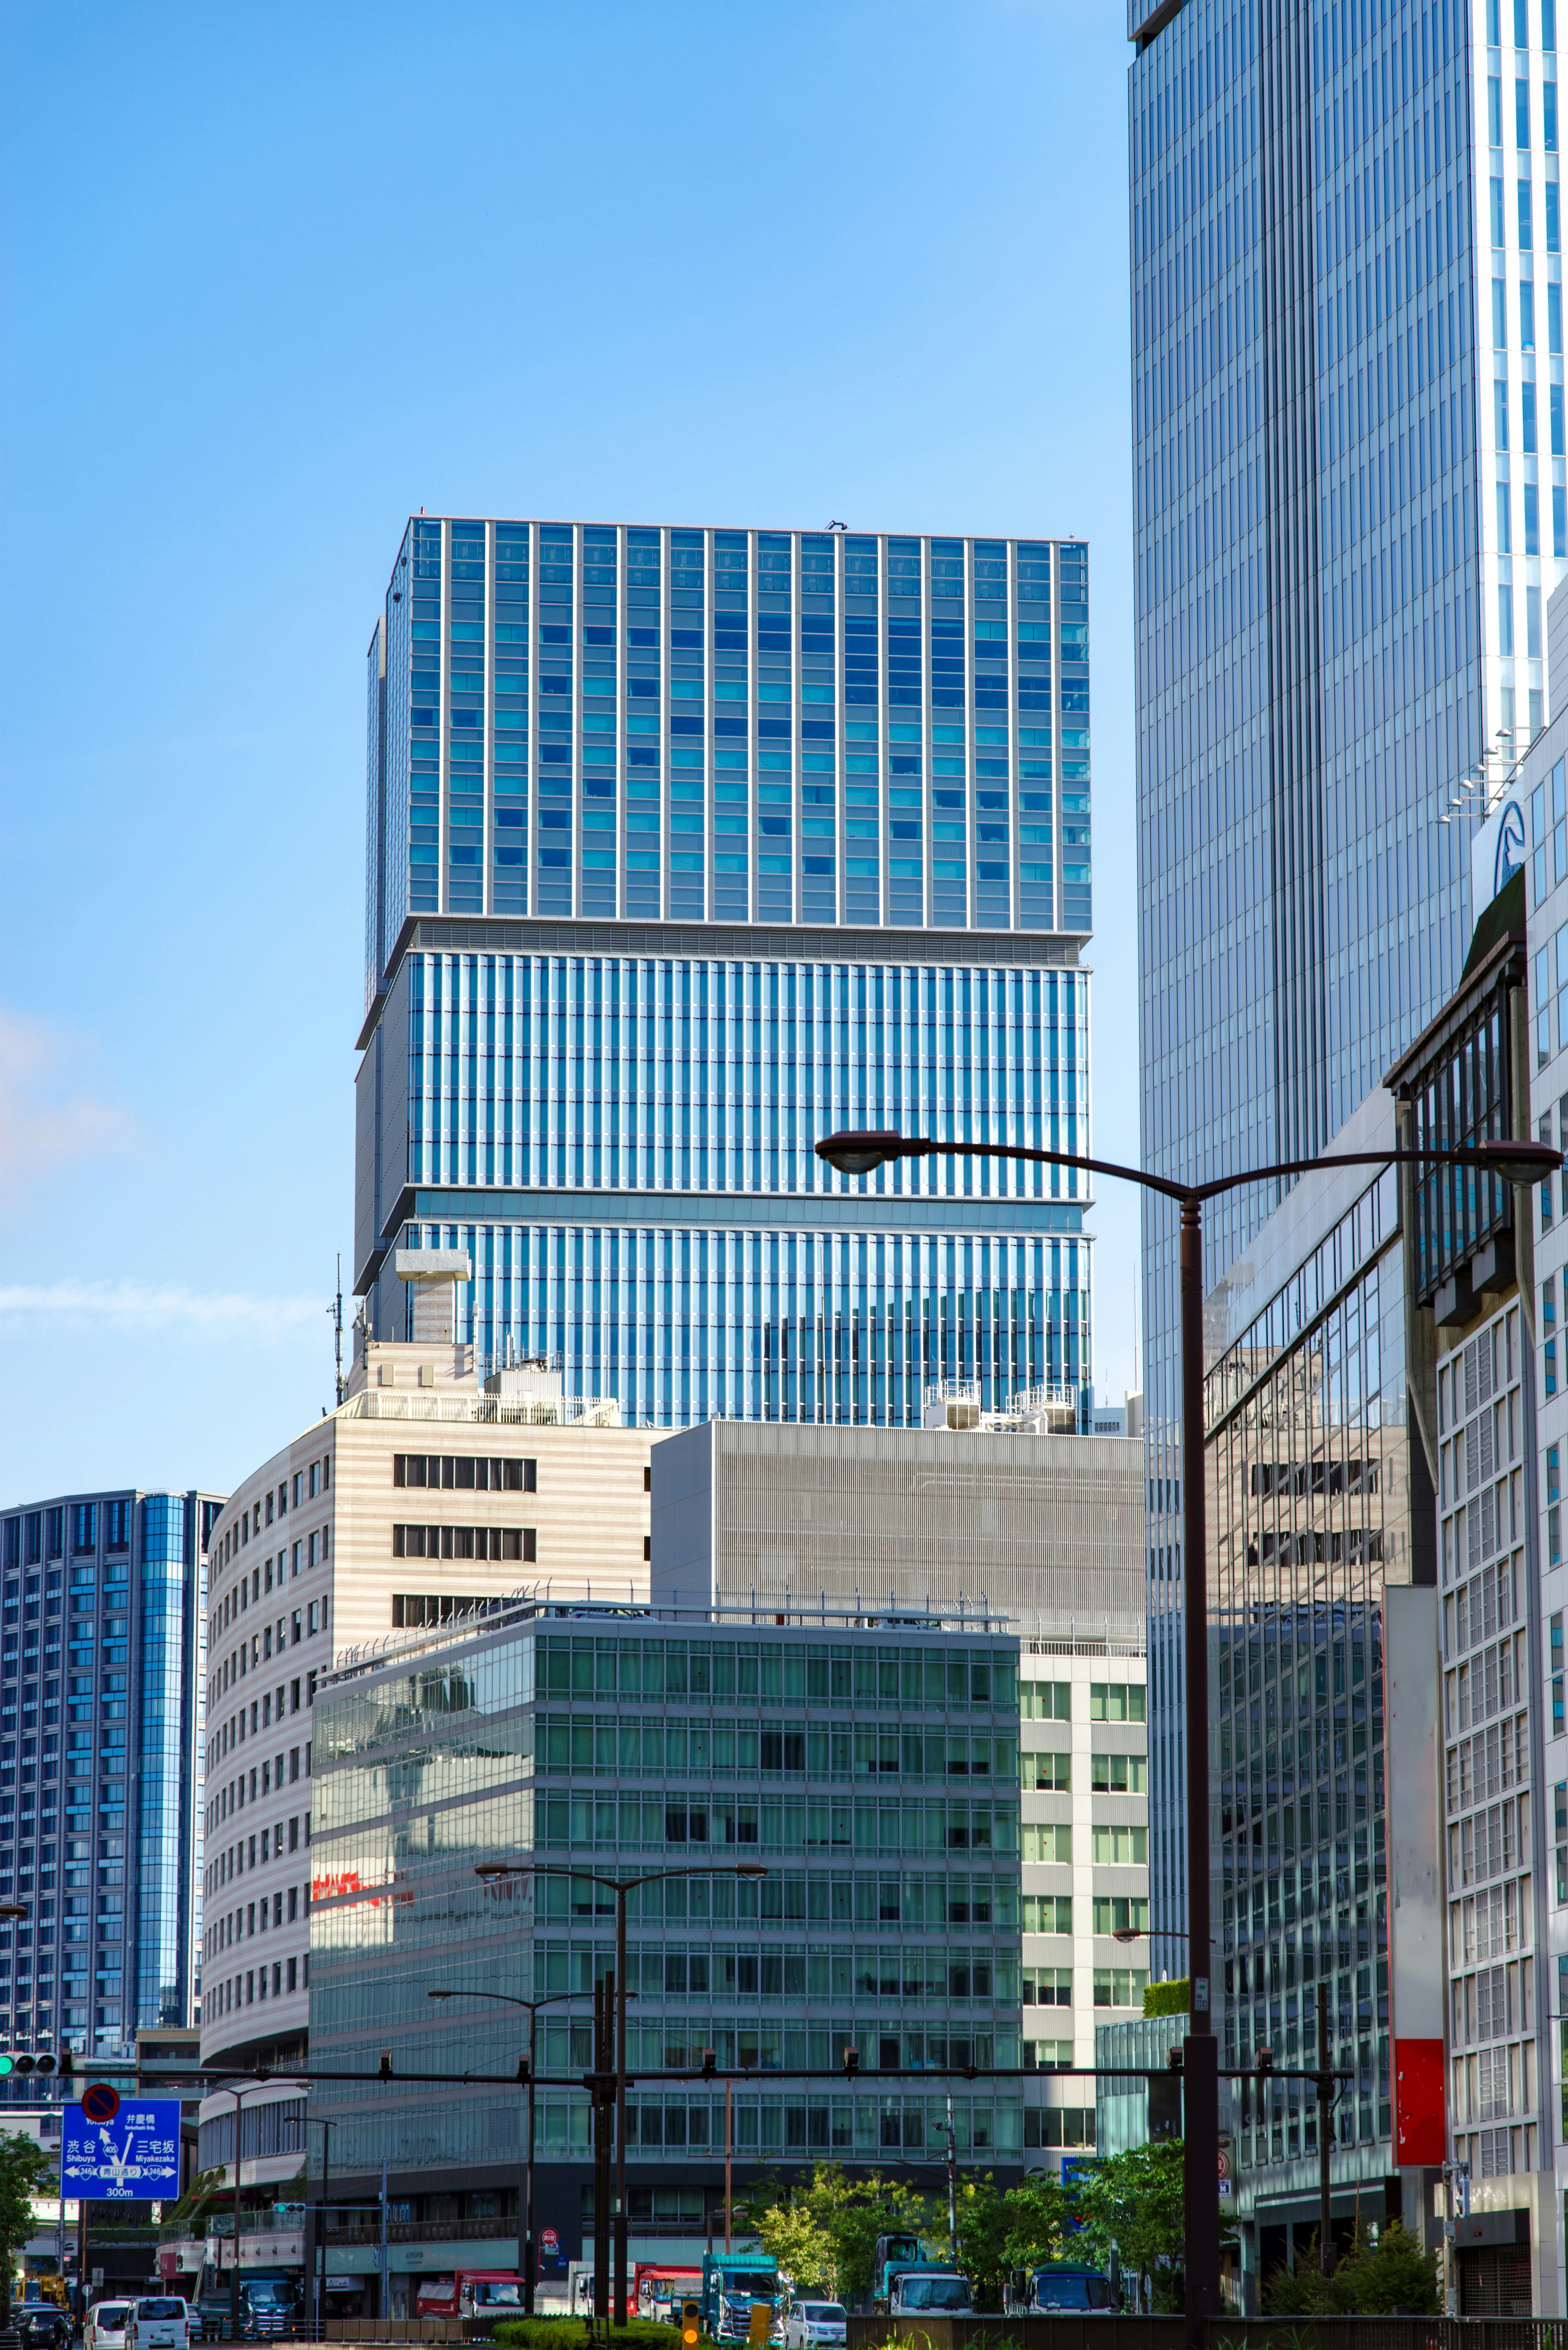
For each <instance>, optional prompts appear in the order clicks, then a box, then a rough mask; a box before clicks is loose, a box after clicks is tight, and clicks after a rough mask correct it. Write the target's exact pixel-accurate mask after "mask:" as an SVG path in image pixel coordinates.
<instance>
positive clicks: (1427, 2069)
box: [1394, 2040, 1449, 2168]
mask: <svg viewBox="0 0 1568 2350" xmlns="http://www.w3.org/2000/svg"><path fill="white" fill-rule="evenodd" d="M1448 2151H1449V2148H1448V2130H1447V2126H1446V2122H1445V2116H1444V2097H1443V2043H1442V2042H1441V2041H1440V2040H1396V2041H1395V2043H1394V2159H1395V2161H1396V2162H1418V2163H1422V2164H1425V2165H1428V2166H1430V2167H1432V2168H1436V2167H1437V2166H1438V2164H1440V2163H1442V2162H1444V2161H1445V2160H1446V2159H1447V2157H1448Z"/></svg>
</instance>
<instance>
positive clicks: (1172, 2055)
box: [1165, 2048, 1181, 2073]
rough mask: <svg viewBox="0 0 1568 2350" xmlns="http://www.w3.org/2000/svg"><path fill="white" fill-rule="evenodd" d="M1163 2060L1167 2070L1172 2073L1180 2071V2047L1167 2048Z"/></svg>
mask: <svg viewBox="0 0 1568 2350" xmlns="http://www.w3.org/2000/svg"><path fill="white" fill-rule="evenodd" d="M1165 2061H1166V2064H1167V2067H1168V2070H1169V2071H1171V2072H1172V2073H1179V2072H1180V2070H1181V2051H1180V2049H1179V2048H1172V2049H1169V2050H1168V2052H1167V2054H1166V2059H1165Z"/></svg>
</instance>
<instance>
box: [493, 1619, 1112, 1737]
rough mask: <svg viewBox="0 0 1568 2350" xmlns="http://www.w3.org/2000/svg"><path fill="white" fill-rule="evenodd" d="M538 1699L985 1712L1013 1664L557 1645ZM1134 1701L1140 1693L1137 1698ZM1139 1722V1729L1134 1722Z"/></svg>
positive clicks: (545, 1661)
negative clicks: (772, 1702) (776, 1702)
mask: <svg viewBox="0 0 1568 2350" xmlns="http://www.w3.org/2000/svg"><path fill="white" fill-rule="evenodd" d="M537 1656H538V1665H537V1670H538V1688H539V1693H540V1695H541V1696H542V1697H544V1696H549V1697H552V1698H555V1697H569V1696H584V1695H590V1694H591V1695H595V1696H599V1697H604V1696H609V1695H612V1694H616V1693H618V1694H619V1695H620V1696H622V1697H643V1698H662V1697H715V1698H741V1699H746V1698H760V1699H764V1700H765V1699H769V1698H777V1699H780V1700H786V1699H787V1700H793V1699H805V1700H806V1701H807V1703H817V1704H822V1703H826V1704H829V1705H849V1704H854V1705H861V1706H878V1707H882V1706H887V1707H895V1706H896V1707H900V1708H902V1709H903V1710H905V1711H909V1710H910V1709H912V1708H919V1707H930V1708H938V1707H940V1708H945V1709H947V1710H948V1711H953V1710H955V1709H963V1708H968V1707H981V1706H983V1707H990V1708H994V1709H996V1710H997V1711H1002V1712H1012V1711H1014V1710H1015V1709H1016V1706H1017V1702H1018V1666H1017V1659H1016V1658H1014V1657H1012V1656H1011V1655H1009V1654H1008V1652H1007V1651H1006V1650H1005V1649H1000V1650H992V1649H989V1648H970V1647H968V1646H966V1645H964V1644H962V1643H961V1642H953V1643H950V1644H944V1645H943V1646H941V1647H940V1648H939V1647H937V1646H935V1645H934V1644H933V1645H932V1646H930V1647H929V1648H893V1647H886V1648H876V1649H873V1648H870V1647H869V1646H854V1647H852V1646H850V1645H849V1644H847V1643H846V1644H845V1645H844V1646H842V1647H837V1646H833V1645H830V1644H828V1643H826V1642H821V1641H803V1642H802V1643H801V1644H800V1645H799V1646H798V1647H797V1646H794V1645H791V1646H789V1647H774V1646H773V1645H771V1644H769V1645H763V1643H760V1642H758V1641H754V1640H742V1641H739V1642H737V1641H732V1640H690V1641H689V1640H636V1639H621V1640H608V1639H599V1640H594V1639H585V1638H579V1639H563V1638H559V1637H558V1636H555V1635H546V1636H544V1637H542V1638H540V1640H539V1642H538V1644H537ZM1138 1694H1139V1698H1140V1701H1141V1697H1142V1691H1141V1690H1139V1693H1138ZM1141 1718H1142V1717H1141V1714H1140V1716H1139V1719H1140V1720H1141Z"/></svg>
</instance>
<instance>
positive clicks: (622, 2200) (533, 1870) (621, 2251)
mask: <svg viewBox="0 0 1568 2350" xmlns="http://www.w3.org/2000/svg"><path fill="white" fill-rule="evenodd" d="M473 1873H474V1875H475V1876H476V1877H483V1878H484V1880H485V1881H486V1883H487V1884H493V1883H495V1882H496V1881H497V1880H498V1879H500V1878H502V1877H566V1878H568V1879H571V1878H574V1877H575V1878H576V1882H577V1883H578V1884H579V1885H602V1886H604V1887H607V1890H608V1891H610V1892H611V1893H613V1894H614V1895H615V2012H614V2016H613V2020H612V2024H611V2028H612V2031H613V2047H614V2063H615V2199H616V2213H615V2284H614V2289H613V2293H612V2294H611V2299H612V2301H613V2303H614V2308H615V2322H616V2324H617V2325H618V2326H619V2325H625V2324H626V2322H627V2308H626V2266H627V2241H626V2239H627V2226H626V2219H627V2214H626V2002H627V2000H628V1996H629V1994H628V1991H627V1987H626V1900H627V1895H628V1893H635V1892H636V1891H637V1889H638V1887H639V1886H643V1885H658V1884H660V1883H661V1882H662V1881H663V1879H664V1878H665V1877H765V1876H766V1875H767V1873H768V1872H767V1870H766V1869H765V1868H764V1867H763V1866H762V1864H761V1863H760V1862H756V1861H753V1862H746V1861H742V1862H739V1863H737V1864H735V1865H733V1866H721V1867H718V1868H714V1867H711V1866H706V1865H705V1864H703V1863H701V1862H696V1861H694V1862H692V1863H691V1866H688V1867H686V1868H652V1869H649V1871H648V1872H647V1874H646V1875H644V1876H642V1877H602V1876H599V1875H598V1874H597V1872H596V1871H595V1870H593V1869H591V1868H565V1867H557V1866H555V1864H554V1863H535V1862H534V1861H530V1860H524V1861H503V1860H496V1861H483V1862H481V1864H480V1866H478V1867H477V1868H476V1869H475V1870H474V1872H473ZM519 2005H526V2002H523V2001H520V2002H519ZM595 2067H596V2070H597V2067H598V2053H597V2049H596V2051H595ZM530 2070H532V2067H530ZM595 2096H596V2100H597V2084H596V2088H595ZM602 2113H603V2109H602V2107H600V2106H598V2105H597V2103H596V2106H595V2116H596V2129H597V2127H598V2126H600V2123H601V2121H602ZM597 2143H598V2140H597V2137H596V2139H595V2144H596V2146H597ZM529 2162H530V2167H531V2166H532V2162H533V2147H532V2144H531V2143H530V2146H529ZM604 2223H605V2220H604V2214H603V2213H602V2212H601V2211H599V2210H597V2209H596V2210H595V2212H594V2238H595V2242H596V2244H597V2243H602V2242H603V2241H604V2233H603V2231H604Z"/></svg>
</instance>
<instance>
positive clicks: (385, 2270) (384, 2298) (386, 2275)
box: [376, 2155, 392, 2320]
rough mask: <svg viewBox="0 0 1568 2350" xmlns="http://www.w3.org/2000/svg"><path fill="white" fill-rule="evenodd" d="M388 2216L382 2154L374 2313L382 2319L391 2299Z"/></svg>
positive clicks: (385, 2171)
mask: <svg viewBox="0 0 1568 2350" xmlns="http://www.w3.org/2000/svg"><path fill="white" fill-rule="evenodd" d="M389 2217H390V2213H389V2210H388V2208H387V2160H386V2157H385V2156H384V2155H383V2156H382V2158H381V2293H380V2299H381V2306H380V2308H379V2310H378V2312H377V2313H376V2314H377V2315H378V2316H379V2317H380V2318H381V2319H383V2320H385V2318H386V2316H387V2314H388V2313H387V2303H388V2302H389V2300H390V2299H391V2267H392V2261H391V2254H390V2252H389V2250H388V2241H389V2240H388V2232H387V2223H388V2220H389Z"/></svg>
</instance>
